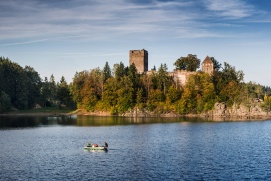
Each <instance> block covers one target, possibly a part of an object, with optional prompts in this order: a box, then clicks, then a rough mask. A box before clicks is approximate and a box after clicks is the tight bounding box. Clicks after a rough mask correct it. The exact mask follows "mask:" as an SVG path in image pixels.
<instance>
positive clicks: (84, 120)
mask: <svg viewBox="0 0 271 181" xmlns="http://www.w3.org/2000/svg"><path fill="white" fill-rule="evenodd" d="M206 121H209V120H206V119H203V118H187V117H173V118H169V117H167V118H163V117H141V118H134V117H120V116H105V117H99V116H85V115H78V116H77V115H70V116H49V117H48V116H1V117H0V128H17V127H18V128H20V127H38V126H50V125H61V126H70V125H73V126H113V125H131V124H152V123H174V122H206Z"/></svg>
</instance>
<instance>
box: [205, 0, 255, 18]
mask: <svg viewBox="0 0 271 181" xmlns="http://www.w3.org/2000/svg"><path fill="white" fill-rule="evenodd" d="M203 2H204V3H205V5H206V8H207V9H208V10H210V11H213V12H214V13H215V14H216V15H217V16H222V17H225V18H230V19H239V18H246V17H250V16H252V15H253V14H254V13H255V10H254V7H253V6H252V5H249V4H247V3H246V2H245V1H242V0H227V1H225V0H203Z"/></svg>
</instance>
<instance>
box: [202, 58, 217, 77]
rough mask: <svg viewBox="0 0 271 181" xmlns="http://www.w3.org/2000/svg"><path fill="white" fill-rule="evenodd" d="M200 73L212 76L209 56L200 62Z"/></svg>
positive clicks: (212, 70) (211, 64)
mask: <svg viewBox="0 0 271 181" xmlns="http://www.w3.org/2000/svg"><path fill="white" fill-rule="evenodd" d="M201 65H202V71H203V72H206V73H208V74H213V72H214V63H213V62H212V60H211V59H210V57H209V56H207V57H206V58H205V60H204V61H203V62H202V64H201Z"/></svg>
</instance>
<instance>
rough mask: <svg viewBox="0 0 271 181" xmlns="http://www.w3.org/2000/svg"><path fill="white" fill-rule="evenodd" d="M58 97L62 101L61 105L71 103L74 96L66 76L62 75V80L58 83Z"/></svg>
mask: <svg viewBox="0 0 271 181" xmlns="http://www.w3.org/2000/svg"><path fill="white" fill-rule="evenodd" d="M57 98H58V100H59V101H60V106H61V105H62V104H65V105H66V106H69V105H71V102H72V97H71V94H70V90H69V86H68V84H67V82H66V80H65V78H64V76H62V77H61V79H60V82H59V83H58V84H57Z"/></svg>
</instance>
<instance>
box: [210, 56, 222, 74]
mask: <svg viewBox="0 0 271 181" xmlns="http://www.w3.org/2000/svg"><path fill="white" fill-rule="evenodd" d="M211 61H212V62H213V64H214V70H215V71H219V70H220V69H221V63H219V62H218V61H217V60H216V59H215V58H214V57H211Z"/></svg>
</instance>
